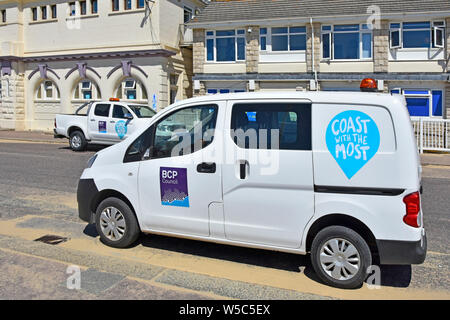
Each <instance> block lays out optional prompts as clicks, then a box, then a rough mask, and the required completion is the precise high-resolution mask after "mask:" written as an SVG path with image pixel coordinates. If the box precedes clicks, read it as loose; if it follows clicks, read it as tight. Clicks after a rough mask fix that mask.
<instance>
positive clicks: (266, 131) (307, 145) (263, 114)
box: [231, 103, 311, 150]
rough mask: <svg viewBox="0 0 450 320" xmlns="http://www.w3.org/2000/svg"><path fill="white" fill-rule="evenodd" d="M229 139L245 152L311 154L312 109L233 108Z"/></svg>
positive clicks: (289, 105) (282, 105) (269, 105)
mask: <svg viewBox="0 0 450 320" xmlns="http://www.w3.org/2000/svg"><path fill="white" fill-rule="evenodd" d="M231 129H232V130H231V136H232V138H233V140H234V142H235V143H236V144H237V145H238V146H239V147H241V148H245V149H275V150H278V149H279V150H311V105H310V104H299V103H246V104H240V103H238V104H235V105H234V106H233V112H232V115H231Z"/></svg>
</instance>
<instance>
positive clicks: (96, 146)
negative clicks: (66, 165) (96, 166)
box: [58, 144, 109, 153]
mask: <svg viewBox="0 0 450 320" xmlns="http://www.w3.org/2000/svg"><path fill="white" fill-rule="evenodd" d="M107 147H109V146H105V145H101V144H88V146H87V148H86V150H85V151H74V152H77V153H78V152H86V151H88V152H97V151H100V150H103V149H105V148H107ZM58 149H59V150H71V148H70V146H66V147H59V148H58Z"/></svg>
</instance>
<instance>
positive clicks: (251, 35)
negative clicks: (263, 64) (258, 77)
mask: <svg viewBox="0 0 450 320" xmlns="http://www.w3.org/2000/svg"><path fill="white" fill-rule="evenodd" d="M249 29H250V30H251V32H248V30H249ZM258 62H259V27H257V26H250V27H247V31H246V46H245V64H246V70H247V73H257V72H258Z"/></svg>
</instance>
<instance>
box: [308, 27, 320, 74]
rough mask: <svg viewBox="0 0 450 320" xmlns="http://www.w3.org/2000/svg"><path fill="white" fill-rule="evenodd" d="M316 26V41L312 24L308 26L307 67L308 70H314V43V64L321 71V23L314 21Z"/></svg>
mask: <svg viewBox="0 0 450 320" xmlns="http://www.w3.org/2000/svg"><path fill="white" fill-rule="evenodd" d="M313 27H314V41H313V40H312V28H311V24H308V25H307V26H306V68H307V71H308V72H313V67H312V60H313V59H312V51H313V50H312V47H313V45H314V65H315V68H316V71H317V72H319V71H320V58H321V52H322V51H321V36H320V28H321V24H320V23H313Z"/></svg>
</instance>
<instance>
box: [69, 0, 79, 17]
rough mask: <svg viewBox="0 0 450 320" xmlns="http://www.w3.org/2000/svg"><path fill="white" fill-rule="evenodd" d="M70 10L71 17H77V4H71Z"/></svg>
mask: <svg viewBox="0 0 450 320" xmlns="http://www.w3.org/2000/svg"><path fill="white" fill-rule="evenodd" d="M69 10H70V16H71V17H73V16H75V15H76V13H77V12H76V6H75V2H70V3H69Z"/></svg>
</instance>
